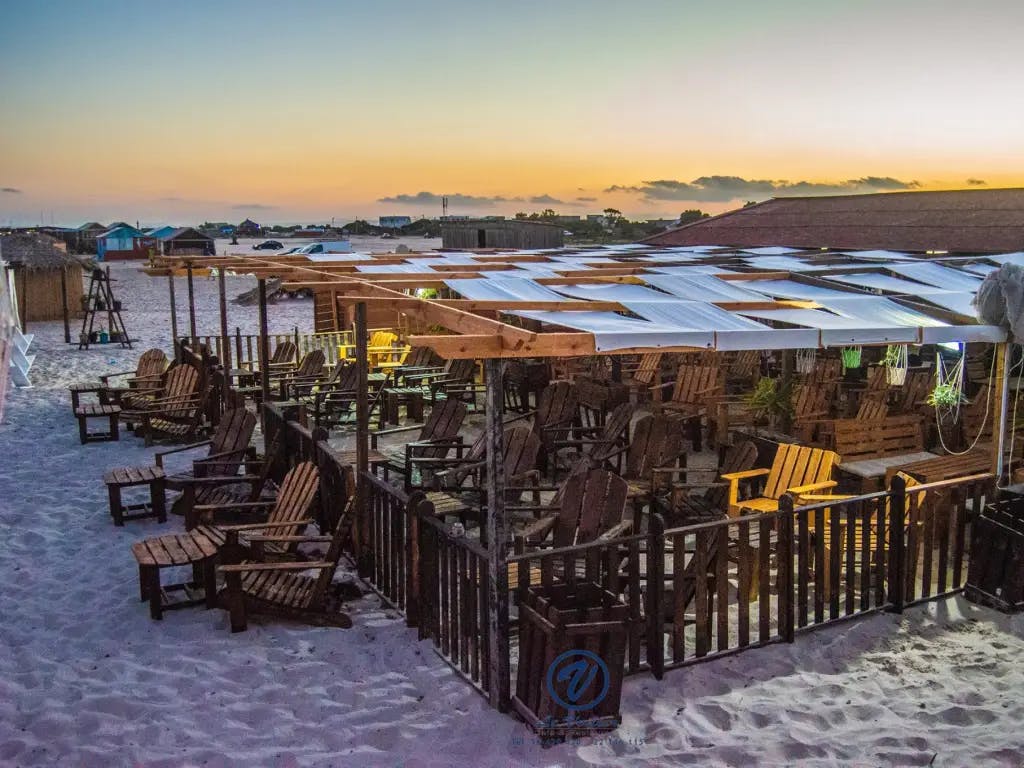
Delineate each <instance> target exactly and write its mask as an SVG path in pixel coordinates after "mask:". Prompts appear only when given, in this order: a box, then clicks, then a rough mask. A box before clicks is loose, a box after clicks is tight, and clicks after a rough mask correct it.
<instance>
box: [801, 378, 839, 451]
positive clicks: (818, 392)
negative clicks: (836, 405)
mask: <svg viewBox="0 0 1024 768" xmlns="http://www.w3.org/2000/svg"><path fill="white" fill-rule="evenodd" d="M831 404H832V395H831V390H830V389H829V387H827V386H820V387H819V386H815V385H813V384H798V385H797V386H796V387H795V388H794V390H793V430H792V431H793V434H794V435H795V436H796V437H798V438H800V439H801V440H803V441H804V442H806V443H810V442H813V440H814V433H815V430H816V429H817V427H818V425H819V424H820V423H821V422H822V421H823V420H824V419H825V418H827V417H828V415H829V408H830V406H831Z"/></svg>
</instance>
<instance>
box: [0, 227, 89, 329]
mask: <svg viewBox="0 0 1024 768" xmlns="http://www.w3.org/2000/svg"><path fill="white" fill-rule="evenodd" d="M0 263H2V264H3V265H5V267H6V268H7V269H11V270H13V272H14V287H15V293H16V295H17V299H18V314H19V315H20V317H21V321H22V324H23V325H24V323H25V322H26V321H42V320H60V319H62V318H63V317H64V310H63V307H64V302H63V299H62V289H61V274H62V273H63V275H64V282H65V284H66V286H67V304H68V307H69V308H70V310H71V314H72V315H75V316H79V315H81V303H82V301H81V296H82V263H81V262H80V261H78V259H76V258H74V257H72V256H69V255H68V254H67V253H65V252H64V251H63V250H62V249H61V248H58V247H57V245H56V244H55V243H54V241H53V240H52V239H51V238H48V237H43V236H41V235H31V234H14V235H6V236H4V237H0Z"/></svg>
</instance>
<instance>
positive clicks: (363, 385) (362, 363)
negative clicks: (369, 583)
mask: <svg viewBox="0 0 1024 768" xmlns="http://www.w3.org/2000/svg"><path fill="white" fill-rule="evenodd" d="M355 309H356V312H355V314H356V317H355V320H356V322H355V334H356V339H355V341H356V510H357V511H356V521H357V526H358V528H357V530H356V532H355V540H356V542H357V545H358V546H357V550H358V551H357V552H356V555H357V557H356V566H357V568H358V569H359V573H360V574H362V575H369V573H370V568H371V567H372V565H373V564H372V563H371V562H370V560H369V547H368V546H367V545H368V543H369V538H368V536H369V527H368V525H369V508H368V504H369V493H368V492H367V488H366V480H365V479H364V477H363V473H364V472H369V471H370V409H369V408H368V407H367V406H368V403H367V400H368V399H369V378H368V377H369V373H370V371H369V368H368V365H367V359H368V355H367V349H366V342H367V330H366V303H365V302H359V303H358V304H356V308H355Z"/></svg>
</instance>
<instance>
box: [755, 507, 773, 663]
mask: <svg viewBox="0 0 1024 768" xmlns="http://www.w3.org/2000/svg"><path fill="white" fill-rule="evenodd" d="M757 522H758V526H757V532H758V552H757V570H758V574H757V587H758V601H757V622H758V640H759V641H760V642H762V643H767V642H768V641H769V640H770V639H771V603H770V601H771V584H770V583H769V570H768V567H769V552H770V546H771V539H770V534H771V530H770V528H771V526H770V523H769V522H768V521H766V520H764V519H763V518H762V519H760V520H758V521H757Z"/></svg>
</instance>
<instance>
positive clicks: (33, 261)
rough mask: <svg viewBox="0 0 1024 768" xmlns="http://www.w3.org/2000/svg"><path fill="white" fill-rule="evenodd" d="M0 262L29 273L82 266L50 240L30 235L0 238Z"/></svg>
mask: <svg viewBox="0 0 1024 768" xmlns="http://www.w3.org/2000/svg"><path fill="white" fill-rule="evenodd" d="M0 261H4V262H7V263H8V264H10V265H12V266H16V267H21V268H23V269H27V270H31V271H36V270H44V269H60V268H61V267H69V266H75V267H80V266H82V263H81V262H80V261H78V259H76V258H74V257H72V256H69V255H68V254H67V253H65V252H64V251H62V250H61V249H60V248H58V247H57V246H56V245H54V243H53V240H52V238H48V237H42V236H40V235H31V234H15V235H5V236H4V237H0Z"/></svg>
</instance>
